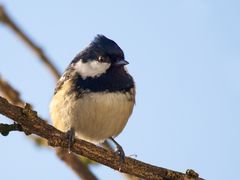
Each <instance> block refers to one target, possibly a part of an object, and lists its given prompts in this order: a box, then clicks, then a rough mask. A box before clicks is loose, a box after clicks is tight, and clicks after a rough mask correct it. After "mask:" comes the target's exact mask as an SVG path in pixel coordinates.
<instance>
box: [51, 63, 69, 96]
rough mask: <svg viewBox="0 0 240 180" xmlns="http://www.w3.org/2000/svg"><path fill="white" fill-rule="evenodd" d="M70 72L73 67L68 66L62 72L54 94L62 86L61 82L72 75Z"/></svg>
mask: <svg viewBox="0 0 240 180" xmlns="http://www.w3.org/2000/svg"><path fill="white" fill-rule="evenodd" d="M72 73H73V68H72V67H71V66H69V67H68V68H67V69H66V70H65V72H64V73H63V75H62V77H61V78H60V79H59V80H58V82H57V85H56V88H55V90H54V94H56V93H57V92H58V91H59V90H60V89H61V88H62V86H63V84H64V83H65V82H66V81H67V80H69V79H70V78H71V77H72Z"/></svg>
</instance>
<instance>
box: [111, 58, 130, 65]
mask: <svg viewBox="0 0 240 180" xmlns="http://www.w3.org/2000/svg"><path fill="white" fill-rule="evenodd" d="M127 64H129V62H127V61H126V60H124V59H122V60H118V61H117V62H115V63H114V65H115V66H125V65H127Z"/></svg>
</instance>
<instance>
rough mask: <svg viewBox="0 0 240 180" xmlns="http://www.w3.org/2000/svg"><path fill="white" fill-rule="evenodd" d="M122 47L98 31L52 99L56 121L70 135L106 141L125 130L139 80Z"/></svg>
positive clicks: (67, 72)
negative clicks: (131, 70) (130, 67)
mask: <svg viewBox="0 0 240 180" xmlns="http://www.w3.org/2000/svg"><path fill="white" fill-rule="evenodd" d="M127 64H128V62H127V61H126V60H125V59H124V53H123V51H122V49H121V48H120V47H119V46H118V45H117V44H116V43H115V42H114V41H112V40H111V39H108V38H107V37H105V36H103V35H97V36H96V37H95V39H94V40H93V41H92V42H91V43H90V44H89V45H88V46H87V47H86V48H85V49H84V50H83V51H81V52H80V53H79V54H78V55H77V56H76V57H75V58H74V59H73V61H72V62H71V63H70V65H69V66H68V67H67V69H66V70H65V72H64V74H63V75H62V77H61V78H60V79H59V81H58V82H57V86H56V89H55V92H54V96H53V98H52V101H51V103H50V115H51V118H52V121H53V125H54V126H55V127H56V128H57V129H59V130H61V131H64V132H70V135H75V136H76V137H78V138H80V139H83V140H86V141H90V142H93V143H102V142H103V141H105V140H106V139H111V140H112V141H113V142H114V143H115V144H116V146H117V151H118V153H119V155H120V156H121V158H124V152H123V150H122V148H121V146H120V145H119V144H118V143H117V142H116V141H115V140H114V139H113V138H115V137H116V136H117V135H119V133H120V132H121V131H122V130H123V128H124V127H125V125H126V123H127V121H128V118H129V116H130V115H131V113H132V111H133V106H134V104H135V84H134V80H133V78H132V76H131V75H130V74H129V73H128V71H127V70H126V67H125V65H127Z"/></svg>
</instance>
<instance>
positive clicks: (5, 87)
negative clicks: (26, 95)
mask: <svg viewBox="0 0 240 180" xmlns="http://www.w3.org/2000/svg"><path fill="white" fill-rule="evenodd" d="M0 90H1V92H2V93H3V94H4V96H5V97H6V98H7V100H8V101H10V102H11V103H12V104H15V105H19V106H23V105H24V102H23V101H22V99H21V98H20V94H19V92H18V91H17V90H15V89H14V88H12V86H11V85H10V84H9V83H8V82H7V81H5V80H4V79H3V78H2V77H1V75H0Z"/></svg>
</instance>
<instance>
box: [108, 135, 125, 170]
mask: <svg viewBox="0 0 240 180" xmlns="http://www.w3.org/2000/svg"><path fill="white" fill-rule="evenodd" d="M109 139H110V140H111V141H112V142H113V143H114V144H115V145H116V146H117V148H116V150H115V153H116V154H117V155H118V156H119V158H120V164H121V165H122V164H123V163H124V161H125V153H124V151H123V148H122V146H121V145H120V144H118V143H117V141H115V140H114V139H113V138H112V137H111V138H109ZM119 171H121V168H120V169H119Z"/></svg>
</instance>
